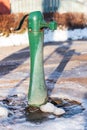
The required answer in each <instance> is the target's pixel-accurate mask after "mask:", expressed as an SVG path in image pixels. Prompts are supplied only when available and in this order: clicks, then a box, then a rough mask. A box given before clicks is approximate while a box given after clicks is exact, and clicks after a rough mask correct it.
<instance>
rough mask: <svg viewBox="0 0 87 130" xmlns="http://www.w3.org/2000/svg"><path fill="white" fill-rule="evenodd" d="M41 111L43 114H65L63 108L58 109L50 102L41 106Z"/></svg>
mask: <svg viewBox="0 0 87 130" xmlns="http://www.w3.org/2000/svg"><path fill="white" fill-rule="evenodd" d="M40 110H41V111H43V112H48V113H53V114H54V115H62V114H64V113H65V111H64V110H63V109H62V108H58V107H56V106H54V105H53V104H52V103H50V102H47V103H46V104H44V105H42V106H40Z"/></svg>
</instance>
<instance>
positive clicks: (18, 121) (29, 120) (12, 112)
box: [0, 95, 84, 130]
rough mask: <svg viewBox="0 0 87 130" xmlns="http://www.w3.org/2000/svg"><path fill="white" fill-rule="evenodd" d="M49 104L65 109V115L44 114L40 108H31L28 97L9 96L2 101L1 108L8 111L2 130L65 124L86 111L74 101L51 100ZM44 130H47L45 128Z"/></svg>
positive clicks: (20, 129) (2, 123) (31, 129)
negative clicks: (57, 123)
mask: <svg viewBox="0 0 87 130" xmlns="http://www.w3.org/2000/svg"><path fill="white" fill-rule="evenodd" d="M49 102H50V103H52V104H54V105H55V106H56V107H58V108H61V109H63V110H64V111H65V113H64V114H62V115H59V116H56V115H55V114H53V113H49V112H46V113H44V112H42V111H40V110H39V109H38V108H32V107H31V108H29V107H28V106H27V99H26V96H25V97H23V98H20V97H18V96H17V95H13V96H8V97H7V98H6V99H3V100H1V101H0V106H2V107H5V108H6V109H7V110H8V117H5V118H3V119H2V118H1V119H0V130H4V129H1V128H4V127H5V130H10V129H9V128H12V130H14V129H16V130H22V129H23V130H27V129H28V128H29V129H28V130H34V129H33V128H35V130H37V127H38V126H39V127H40V126H42V125H43V124H44V123H46V124H47V123H51V122H56V121H57V120H58V122H59V121H63V122H64V120H69V119H71V118H74V117H75V116H77V115H78V116H79V114H81V113H82V112H83V111H84V108H83V106H82V104H81V103H79V102H77V101H74V100H69V99H57V98H53V99H51V98H50V99H49ZM61 123H62V122H61ZM27 125H28V126H27ZM26 126H27V127H26ZM47 126H48V125H47ZM47 126H46V127H47ZM31 127H32V128H31ZM50 129H51V128H50ZM38 130H40V129H38ZM43 130H46V129H44V128H43ZM52 130H53V129H52ZM55 130H57V129H55ZM59 130H61V129H59ZM64 130H65V129H64Z"/></svg>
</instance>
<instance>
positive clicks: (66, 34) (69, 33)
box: [0, 28, 87, 46]
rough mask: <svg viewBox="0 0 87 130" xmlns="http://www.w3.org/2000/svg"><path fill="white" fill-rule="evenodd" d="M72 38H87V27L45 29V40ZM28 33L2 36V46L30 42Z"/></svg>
mask: <svg viewBox="0 0 87 130" xmlns="http://www.w3.org/2000/svg"><path fill="white" fill-rule="evenodd" d="M68 39H71V40H82V39H87V28H83V29H74V30H60V29H57V30H55V31H51V30H48V29H47V30H45V31H44V42H52V41H56V42H57V41H66V40H68ZM28 43H29V42H28V33H27V32H25V33H23V34H10V35H9V36H8V37H5V36H0V46H15V45H22V44H28Z"/></svg>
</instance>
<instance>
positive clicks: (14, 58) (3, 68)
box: [0, 47, 30, 77]
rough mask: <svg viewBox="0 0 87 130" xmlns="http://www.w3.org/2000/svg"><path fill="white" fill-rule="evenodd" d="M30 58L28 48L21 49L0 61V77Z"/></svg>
mask: <svg viewBox="0 0 87 130" xmlns="http://www.w3.org/2000/svg"><path fill="white" fill-rule="evenodd" d="M29 56H30V53H29V47H26V48H23V49H21V50H19V51H17V52H15V53H13V54H11V55H9V56H8V57H6V58H4V59H3V60H1V61H0V77H3V76H5V75H6V74H8V73H10V72H11V71H13V70H14V69H16V68H17V67H18V66H20V65H21V64H23V63H24V62H25V61H26V60H27V59H28V58H29Z"/></svg>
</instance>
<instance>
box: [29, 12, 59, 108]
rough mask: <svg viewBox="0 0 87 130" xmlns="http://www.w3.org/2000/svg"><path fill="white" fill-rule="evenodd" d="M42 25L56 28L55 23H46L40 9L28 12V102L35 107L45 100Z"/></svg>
mask: <svg viewBox="0 0 87 130" xmlns="http://www.w3.org/2000/svg"><path fill="white" fill-rule="evenodd" d="M44 27H48V28H50V29H52V30H55V29H56V28H57V23H56V22H50V23H46V22H45V21H44V19H43V15H42V14H41V12H40V11H35V12H32V13H30V14H29V17H28V36H29V44H30V84H29V91H28V104H29V105H30V106H37V107H39V106H40V105H42V104H44V103H45V102H46V101H47V88H46V84H45V76H44V67H43V41H44V31H43V28H44Z"/></svg>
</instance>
